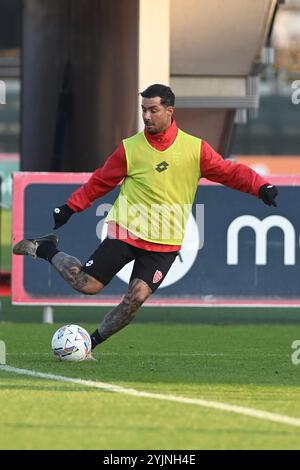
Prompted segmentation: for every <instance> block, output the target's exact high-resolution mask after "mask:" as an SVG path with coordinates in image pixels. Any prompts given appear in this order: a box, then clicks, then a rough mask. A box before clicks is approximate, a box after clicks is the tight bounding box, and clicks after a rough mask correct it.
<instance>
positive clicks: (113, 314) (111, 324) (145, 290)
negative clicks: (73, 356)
mask: <svg viewBox="0 0 300 470" xmlns="http://www.w3.org/2000/svg"><path fill="white" fill-rule="evenodd" d="M151 294H152V290H151V289H150V287H149V286H148V284H147V283H146V282H144V281H143V280H141V279H133V280H132V281H131V282H130V284H129V287H128V291H127V293H126V294H125V295H124V297H123V300H122V302H121V303H120V304H119V305H117V306H116V307H115V308H114V309H113V310H111V311H110V312H109V313H108V314H107V315H105V317H104V319H103V321H102V323H101V324H100V325H99V326H98V328H97V329H96V330H95V331H94V332H93V333H92V334H91V335H90V336H91V340H92V349H94V348H95V347H96V346H97V345H98V344H100V343H102V342H103V341H105V340H106V339H108V338H109V337H110V336H112V335H113V334H114V333H116V332H117V331H119V330H121V329H122V328H124V327H125V326H126V325H128V324H129V323H130V322H131V321H132V320H133V318H134V317H135V315H136V313H137V311H138V309H139V308H140V307H141V306H142V304H143V303H144V302H145V300H146V299H147V298H148V297H149V296H150V295H151Z"/></svg>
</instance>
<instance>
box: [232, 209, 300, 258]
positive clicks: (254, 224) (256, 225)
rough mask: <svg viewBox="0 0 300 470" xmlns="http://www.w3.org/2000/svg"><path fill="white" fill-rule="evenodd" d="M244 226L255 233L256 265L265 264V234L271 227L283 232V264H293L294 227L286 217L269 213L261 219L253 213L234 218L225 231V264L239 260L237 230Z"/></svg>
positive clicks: (294, 255) (266, 244)
mask: <svg viewBox="0 0 300 470" xmlns="http://www.w3.org/2000/svg"><path fill="white" fill-rule="evenodd" d="M245 227H249V228H252V230H253V231H254V234H255V264H256V265H260V266H263V265H266V264H267V246H268V241H267V235H268V231H269V230H270V229H271V228H273V227H277V228H280V229H281V230H282V232H283V236H284V243H283V249H284V264H285V265H294V264H295V259H296V253H295V240H296V234H295V229H294V226H293V224H292V223H291V222H290V221H289V220H288V219H286V218H285V217H282V216H279V215H271V216H269V217H266V218H265V219H263V220H259V219H258V218H257V217H254V216H253V215H242V216H240V217H237V218H236V219H234V220H233V221H232V222H231V224H230V225H229V227H228V231H227V264H229V265H237V264H238V262H239V261H238V253H239V232H240V230H241V229H242V228H245Z"/></svg>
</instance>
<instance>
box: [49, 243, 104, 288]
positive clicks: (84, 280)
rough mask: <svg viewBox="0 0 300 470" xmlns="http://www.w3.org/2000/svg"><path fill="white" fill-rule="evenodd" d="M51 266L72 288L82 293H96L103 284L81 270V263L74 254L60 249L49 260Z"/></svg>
mask: <svg viewBox="0 0 300 470" xmlns="http://www.w3.org/2000/svg"><path fill="white" fill-rule="evenodd" d="M51 264H52V266H53V267H54V268H55V269H56V271H57V272H58V273H59V274H60V275H61V276H62V278H63V279H64V280H65V281H66V282H67V283H68V284H69V285H70V286H71V287H73V289H75V290H77V291H79V292H83V293H84V294H97V293H98V292H100V291H101V290H102V289H103V287H104V284H102V282H100V281H97V279H95V278H94V277H92V276H90V275H89V274H86V273H85V272H83V271H81V267H82V265H81V263H80V261H79V260H78V259H77V258H75V257H74V256H70V255H67V254H66V253H64V252H63V251H60V252H59V253H57V254H56V255H55V256H53V258H52V260H51Z"/></svg>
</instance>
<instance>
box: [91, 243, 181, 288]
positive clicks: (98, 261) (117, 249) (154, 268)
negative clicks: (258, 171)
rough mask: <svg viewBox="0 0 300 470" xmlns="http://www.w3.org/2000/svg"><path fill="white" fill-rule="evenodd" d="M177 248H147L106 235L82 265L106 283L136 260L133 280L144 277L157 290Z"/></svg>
mask: <svg viewBox="0 0 300 470" xmlns="http://www.w3.org/2000/svg"><path fill="white" fill-rule="evenodd" d="M177 255H178V252H177V251H172V252H167V253H164V252H163V253H162V252H159V251H147V250H142V249H141V248H136V247H135V246H132V245H129V244H128V243H125V242H123V241H121V240H116V239H114V238H105V240H103V242H102V243H101V244H100V245H99V247H98V248H97V250H96V251H94V253H93V254H92V256H90V258H89V259H88V261H87V262H86V263H85V264H84V266H83V267H82V271H84V272H85V273H87V274H89V275H90V276H92V277H94V278H95V279H97V280H98V281H100V282H102V284H104V285H107V284H108V283H109V282H110V281H111V280H112V278H113V277H114V276H115V275H116V274H117V273H118V272H119V271H120V270H121V269H122V268H123V266H125V264H127V263H130V261H133V260H135V262H134V266H133V270H132V273H131V277H130V281H132V280H133V279H142V280H143V281H144V282H146V283H147V284H148V286H149V287H150V289H151V290H152V292H154V291H155V290H156V289H157V288H158V287H159V286H160V284H161V283H162V281H163V280H164V278H165V276H166V274H167V272H168V271H169V269H170V267H171V266H172V264H173V262H174V261H175V259H176V256H177Z"/></svg>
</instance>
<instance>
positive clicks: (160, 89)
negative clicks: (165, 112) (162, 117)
mask: <svg viewBox="0 0 300 470" xmlns="http://www.w3.org/2000/svg"><path fill="white" fill-rule="evenodd" d="M140 95H141V96H142V97H143V98H155V97H156V96H159V97H160V103H161V104H162V105H164V106H166V107H167V106H174V104H175V95H174V93H173V91H172V90H171V88H170V87H169V86H166V85H161V84H159V83H156V84H155V85H151V86H149V87H148V88H146V90H144V91H142V92H141V93H140Z"/></svg>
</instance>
